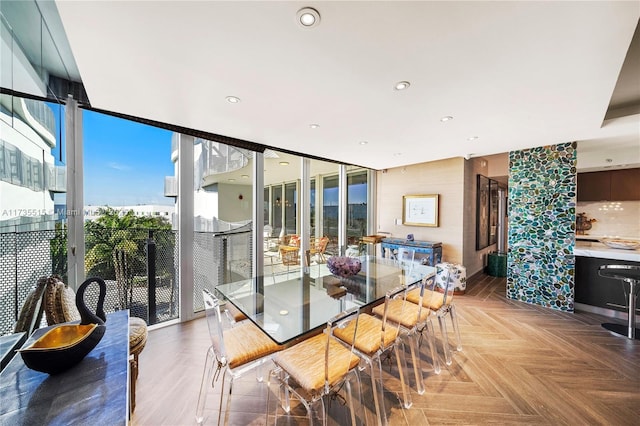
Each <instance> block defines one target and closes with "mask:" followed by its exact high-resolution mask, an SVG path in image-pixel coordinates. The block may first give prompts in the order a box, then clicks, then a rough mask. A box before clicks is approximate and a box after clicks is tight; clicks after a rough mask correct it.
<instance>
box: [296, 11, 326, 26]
mask: <svg viewBox="0 0 640 426" xmlns="http://www.w3.org/2000/svg"><path fill="white" fill-rule="evenodd" d="M296 18H297V21H298V23H299V24H300V25H301V26H302V27H303V28H314V27H317V26H318V24H319V23H320V14H319V13H318V11H317V10H315V9H314V8H312V7H303V8H302V9H300V10H299V11H298V13H296Z"/></svg>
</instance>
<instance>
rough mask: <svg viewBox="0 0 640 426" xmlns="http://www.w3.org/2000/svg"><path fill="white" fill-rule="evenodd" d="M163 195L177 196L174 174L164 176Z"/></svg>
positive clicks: (176, 182) (176, 183)
mask: <svg viewBox="0 0 640 426" xmlns="http://www.w3.org/2000/svg"><path fill="white" fill-rule="evenodd" d="M164 196H165V197H177V196H178V179H177V178H176V177H175V176H165V177H164Z"/></svg>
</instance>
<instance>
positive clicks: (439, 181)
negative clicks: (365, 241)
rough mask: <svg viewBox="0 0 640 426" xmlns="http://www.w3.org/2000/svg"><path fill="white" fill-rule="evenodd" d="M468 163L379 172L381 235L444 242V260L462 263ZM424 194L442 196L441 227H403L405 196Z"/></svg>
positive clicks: (448, 162)
mask: <svg viewBox="0 0 640 426" xmlns="http://www.w3.org/2000/svg"><path fill="white" fill-rule="evenodd" d="M464 161H465V160H464V159H462V158H451V159H447V160H441V161H433V162H429V163H422V164H416V165H412V166H406V167H398V168H393V169H388V170H386V171H380V172H378V174H377V179H378V188H377V199H378V207H377V209H378V211H377V217H378V227H377V232H386V233H389V234H390V236H392V237H396V238H405V237H406V236H407V234H413V235H414V238H415V239H416V240H426V241H434V242H441V243H442V245H443V248H442V256H443V260H445V261H447V262H456V263H462V261H463V247H464V246H463V221H464V207H465V202H464ZM420 194H438V195H439V211H438V218H439V226H438V227H425V226H405V225H402V196H403V195H420ZM396 221H397V223H396ZM474 244H475V243H474Z"/></svg>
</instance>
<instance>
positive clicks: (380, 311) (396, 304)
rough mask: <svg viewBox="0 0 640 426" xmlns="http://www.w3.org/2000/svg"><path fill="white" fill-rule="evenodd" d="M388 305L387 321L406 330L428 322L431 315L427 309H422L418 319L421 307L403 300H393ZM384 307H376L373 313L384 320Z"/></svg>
mask: <svg viewBox="0 0 640 426" xmlns="http://www.w3.org/2000/svg"><path fill="white" fill-rule="evenodd" d="M388 305H389V308H388V311H387V319H388V320H390V321H393V322H395V323H398V324H400V325H402V326H403V327H406V328H412V327H414V326H415V325H416V324H418V323H421V322H424V321H426V320H427V317H428V315H429V311H428V310H427V309H422V310H421V312H420V318H418V310H419V308H420V307H419V306H418V305H416V304H415V303H411V302H408V301H407V302H405V301H404V300H402V299H392V300H390V301H389V303H388ZM384 306H385V305H384V303H383V304H382V305H378V306H376V307H375V308H373V313H374V314H376V315H378V316H379V317H380V318H382V317H383V315H384Z"/></svg>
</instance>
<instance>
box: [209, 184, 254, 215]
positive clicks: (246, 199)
mask: <svg viewBox="0 0 640 426" xmlns="http://www.w3.org/2000/svg"><path fill="white" fill-rule="evenodd" d="M217 187H218V213H219V216H218V219H220V220H224V221H227V222H240V221H245V220H251V213H252V205H253V192H252V187H251V185H231V184H226V183H219V184H218V185H217ZM241 196H242V199H240V197H241Z"/></svg>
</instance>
